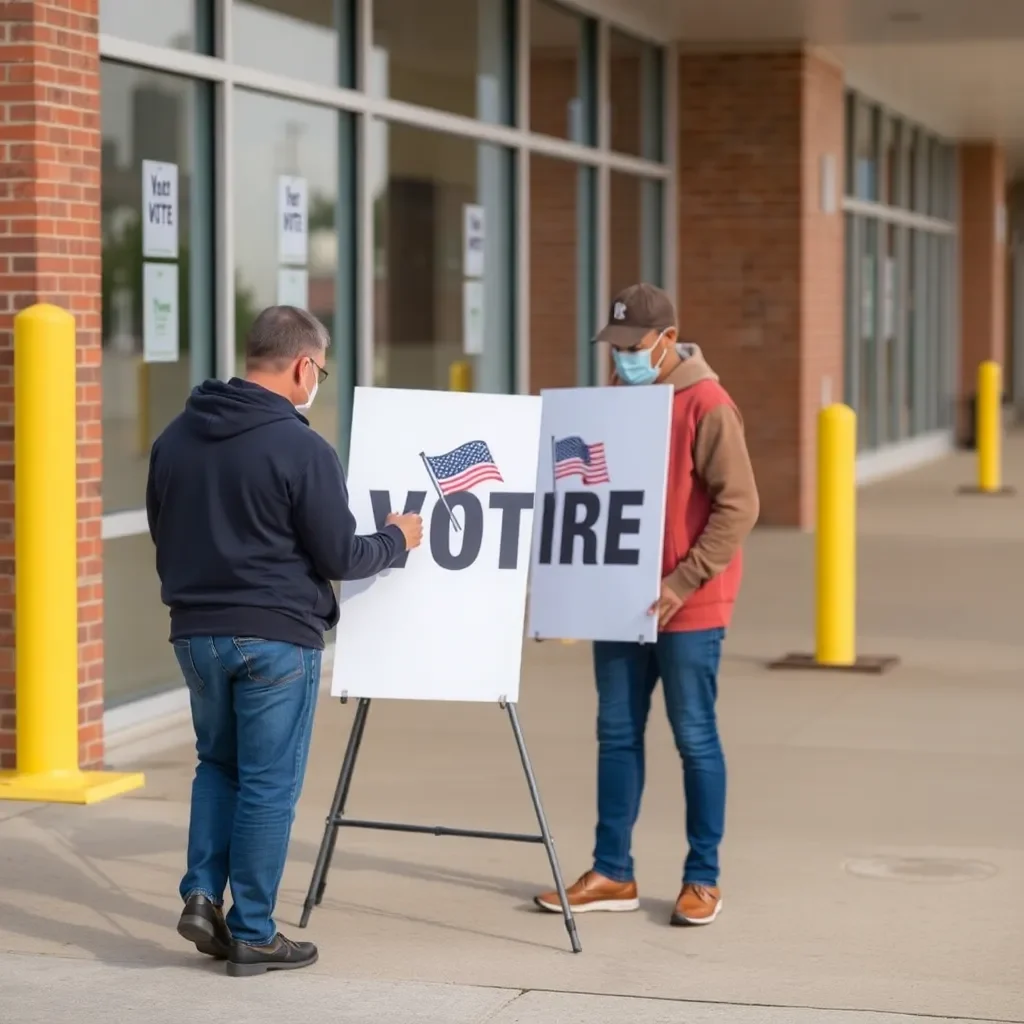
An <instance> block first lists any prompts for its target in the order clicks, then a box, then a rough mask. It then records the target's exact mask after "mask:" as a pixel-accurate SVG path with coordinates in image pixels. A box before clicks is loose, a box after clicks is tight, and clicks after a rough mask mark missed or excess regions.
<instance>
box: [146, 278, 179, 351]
mask: <svg viewBox="0 0 1024 1024" xmlns="http://www.w3.org/2000/svg"><path fill="white" fill-rule="evenodd" d="M142 307H143V308H142V359H143V362H146V363H176V362H177V361H178V264H177V263H145V264H143V268H142Z"/></svg>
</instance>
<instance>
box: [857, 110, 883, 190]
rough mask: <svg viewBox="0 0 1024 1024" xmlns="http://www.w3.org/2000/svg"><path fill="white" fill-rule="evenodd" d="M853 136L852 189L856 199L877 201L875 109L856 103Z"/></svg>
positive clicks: (876, 125)
mask: <svg viewBox="0 0 1024 1024" xmlns="http://www.w3.org/2000/svg"><path fill="white" fill-rule="evenodd" d="M854 124H855V129H854V130H855V136H854V147H855V148H854V189H855V193H856V196H857V198H858V199H871V200H874V201H875V202H877V201H878V199H879V190H878V148H879V130H878V129H879V112H878V109H877V108H876V107H873V106H869V105H868V104H867V103H864V102H858V103H857V105H856V116H855V122H854Z"/></svg>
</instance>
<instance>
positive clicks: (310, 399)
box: [295, 363, 320, 412]
mask: <svg viewBox="0 0 1024 1024" xmlns="http://www.w3.org/2000/svg"><path fill="white" fill-rule="evenodd" d="M310 366H313V364H312V363H310ZM313 372H314V373H316V377H315V379H314V380H313V388H312V390H311V391H307V394H308V395H309V397H308V398H307V399H306V401H305V402H303V403H302V404H301V405H297V406H295V408H296V409H298V410H299V412H305V411H306V410H307V409H310V408H312V406H313V400H314V399H315V398H316V392H317V389H318V388H319V387H320V374H319V372H318V371H317V369H316V367H315V366H313Z"/></svg>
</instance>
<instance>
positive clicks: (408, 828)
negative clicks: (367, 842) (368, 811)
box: [327, 818, 544, 843]
mask: <svg viewBox="0 0 1024 1024" xmlns="http://www.w3.org/2000/svg"><path fill="white" fill-rule="evenodd" d="M327 824H328V825H336V826H337V827H338V828H367V829H376V830H379V831H381V832H413V833H415V834H416V835H423V836H458V837H459V838H462V839H498V840H501V841H503V842H506V843H543V842H544V837H543V836H540V835H537V836H534V835H526V834H524V833H522V832H490V831H481V830H480V829H476V828H449V827H448V826H447V825H403V824H400V823H398V822H394V821H360V820H358V819H355V818H328V819H327Z"/></svg>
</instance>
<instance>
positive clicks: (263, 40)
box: [130, 0, 355, 87]
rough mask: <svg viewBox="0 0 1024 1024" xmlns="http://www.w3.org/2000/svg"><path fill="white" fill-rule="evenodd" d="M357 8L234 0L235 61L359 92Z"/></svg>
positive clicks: (325, 1) (351, 1) (340, 3)
mask: <svg viewBox="0 0 1024 1024" xmlns="http://www.w3.org/2000/svg"><path fill="white" fill-rule="evenodd" d="M130 2H132V3H139V2H140V0H130ZM354 5H355V0H302V2H301V3H296V2H295V0H234V2H233V3H232V5H231V10H232V22H231V28H232V38H231V45H232V49H233V51H234V58H235V60H236V61H238V63H239V64H248V65H249V66H250V67H254V68H259V69H260V70H262V71H272V72H274V73H275V74H279V75H288V76H290V77H292V78H301V79H304V80H306V81H308V82H316V83H317V84H319V85H342V86H348V87H353V86H355V61H354V49H353V43H354V39H355V32H354V25H355V21H354V17H355V15H354V11H355V6H354Z"/></svg>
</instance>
